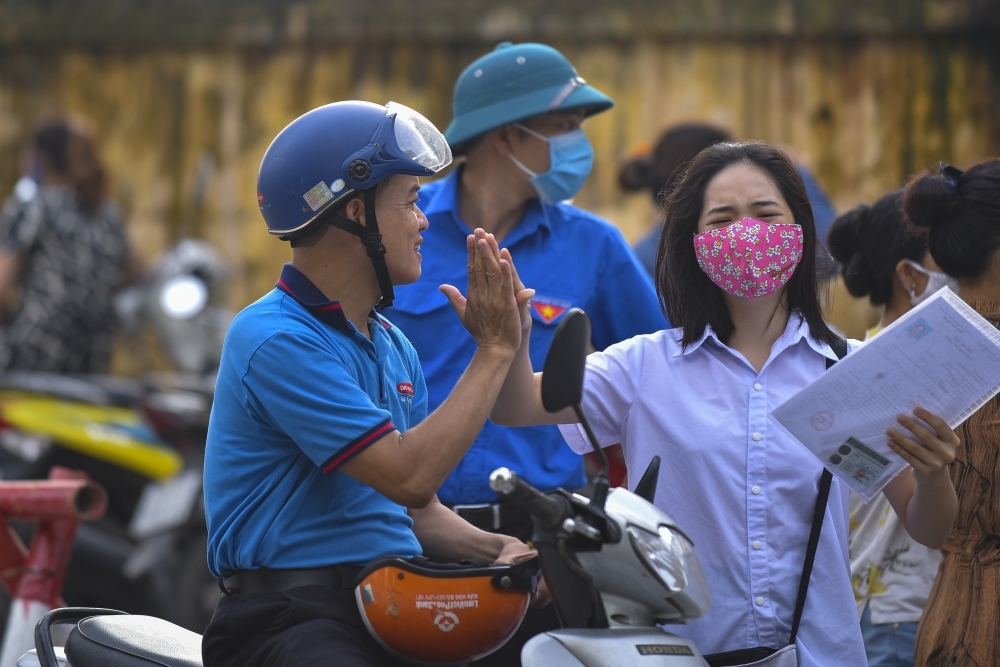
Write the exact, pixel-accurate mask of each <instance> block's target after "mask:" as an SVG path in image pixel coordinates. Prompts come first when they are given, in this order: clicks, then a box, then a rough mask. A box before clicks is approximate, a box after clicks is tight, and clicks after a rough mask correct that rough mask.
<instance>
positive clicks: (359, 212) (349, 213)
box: [340, 196, 365, 227]
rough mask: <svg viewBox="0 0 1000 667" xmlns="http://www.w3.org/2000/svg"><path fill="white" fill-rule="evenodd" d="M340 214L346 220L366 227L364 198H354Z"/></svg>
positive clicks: (345, 205)
mask: <svg viewBox="0 0 1000 667" xmlns="http://www.w3.org/2000/svg"><path fill="white" fill-rule="evenodd" d="M340 214H341V215H342V216H344V217H345V218H348V219H350V220H353V221H354V222H357V223H360V224H361V226H362V227H364V226H365V200H364V197H362V196H357V197H352V198H351V199H349V200H348V202H347V203H346V204H344V207H343V208H342V209H340Z"/></svg>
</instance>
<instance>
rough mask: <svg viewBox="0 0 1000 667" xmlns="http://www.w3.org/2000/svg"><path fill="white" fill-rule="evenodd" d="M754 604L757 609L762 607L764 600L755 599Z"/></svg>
mask: <svg viewBox="0 0 1000 667" xmlns="http://www.w3.org/2000/svg"><path fill="white" fill-rule="evenodd" d="M756 602H757V606H758V607H763V606H764V598H757V600H756Z"/></svg>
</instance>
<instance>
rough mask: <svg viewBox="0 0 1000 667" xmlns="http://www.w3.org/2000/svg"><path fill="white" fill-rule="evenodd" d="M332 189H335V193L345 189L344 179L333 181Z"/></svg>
mask: <svg viewBox="0 0 1000 667" xmlns="http://www.w3.org/2000/svg"><path fill="white" fill-rule="evenodd" d="M330 189H331V190H333V192H334V193H337V192H340V191H341V190H343V189H344V179H342V178H338V179H337V180H335V181H334V182H333V183H330Z"/></svg>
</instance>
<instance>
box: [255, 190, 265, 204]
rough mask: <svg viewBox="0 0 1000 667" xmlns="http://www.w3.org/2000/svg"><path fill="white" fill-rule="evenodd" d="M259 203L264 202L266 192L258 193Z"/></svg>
mask: <svg viewBox="0 0 1000 667" xmlns="http://www.w3.org/2000/svg"><path fill="white" fill-rule="evenodd" d="M257 203H258V204H263V203H264V193H263V192H258V193H257Z"/></svg>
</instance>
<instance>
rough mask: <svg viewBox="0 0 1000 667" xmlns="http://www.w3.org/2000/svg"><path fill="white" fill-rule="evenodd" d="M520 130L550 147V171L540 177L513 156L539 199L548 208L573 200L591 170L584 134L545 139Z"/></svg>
mask: <svg viewBox="0 0 1000 667" xmlns="http://www.w3.org/2000/svg"><path fill="white" fill-rule="evenodd" d="M517 126H518V127H519V128H521V129H522V130H524V131H525V132H527V133H528V134H530V135H531V136H533V137H537V138H538V139H541V140H542V141H545V142H548V144H549V170H548V171H546V172H545V173H542V174H536V173H535V172H533V171H531V170H530V169H528V168H527V167H525V166H524V165H523V164H521V161H520V160H518V159H517V158H516V157H514V156H513V155H511V156H510V159H511V160H513V161H514V164H516V165H517V166H518V167H519V168H520V169H521V171H523V172H524V173H526V174H527V175H528V176H530V177H531V178H530V179H529V180H530V181H531V184H532V185H534V186H535V190H537V191H538V196H539V197H541V198H542V201H544V202H545V203H547V204H555V203H556V202H561V201H565V200H567V199H572V198H573V197H575V196H576V193H578V192H579V191H580V188H582V187H583V183H584V181H586V180H587V176H590V169H591V167H593V166H594V149H593V148H592V147H591V146H590V141H589V140H588V139H587V135H586V134H585V133H584V131H583V130H573V131H571V132H567V133H565V134H557V135H556V136H554V137H546V136H545V135H544V134H539V133H538V132H535V131H534V130H532V129H530V128H527V127H525V126H523V125H521V124H520V123H518V124H517Z"/></svg>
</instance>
